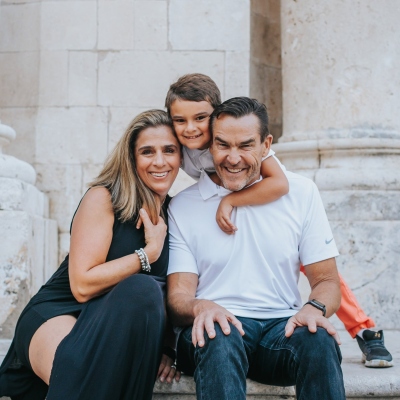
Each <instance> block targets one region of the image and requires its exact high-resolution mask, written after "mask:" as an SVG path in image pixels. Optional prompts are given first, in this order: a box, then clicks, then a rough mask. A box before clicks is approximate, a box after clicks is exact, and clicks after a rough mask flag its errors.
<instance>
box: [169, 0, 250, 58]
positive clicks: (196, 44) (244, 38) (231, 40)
mask: <svg viewBox="0 0 400 400" xmlns="http://www.w3.org/2000/svg"><path fill="white" fill-rule="evenodd" d="M193 10H196V11H195V12H193ZM189 16H190V17H189ZM221 16H224V17H223V18H221ZM249 26H250V7H249V2H248V1H247V0H240V1H238V0H236V1H230V0H220V1H218V2H215V1H211V0H206V1H201V2H199V1H195V0H187V1H180V0H170V2H169V38H170V39H169V40H170V43H171V46H172V49H173V50H223V51H229V50H231V51H248V50H249ZM208 32H210V33H211V32H212V34H208Z"/></svg>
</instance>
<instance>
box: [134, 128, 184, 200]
mask: <svg viewBox="0 0 400 400" xmlns="http://www.w3.org/2000/svg"><path fill="white" fill-rule="evenodd" d="M135 160H136V169H137V173H138V175H139V177H140V178H141V179H142V181H143V183H144V184H145V185H146V186H147V187H148V188H149V189H151V190H152V191H153V192H155V193H157V194H158V195H159V196H160V197H161V198H164V197H165V196H166V195H167V193H168V191H169V189H170V188H171V186H172V184H173V183H174V180H175V178H176V176H177V175H178V172H179V167H180V165H181V152H180V145H179V143H178V140H177V139H176V137H175V136H174V134H173V133H172V129H171V128H170V127H169V126H157V127H149V128H146V129H143V130H142V131H141V132H140V133H139V136H138V138H137V141H136V146H135Z"/></svg>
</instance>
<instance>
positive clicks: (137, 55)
mask: <svg viewBox="0 0 400 400" xmlns="http://www.w3.org/2000/svg"><path fill="white" fill-rule="evenodd" d="M193 71H197V72H201V73H204V74H206V75H209V76H211V77H212V78H213V79H214V80H215V82H216V83H217V85H218V86H219V87H220V88H221V91H222V95H223V94H224V89H223V87H224V75H223V74H224V54H223V53H222V52H207V53H202V52H161V51H159V52H144V51H133V52H128V51H124V52H119V53H104V54H102V58H101V60H100V62H99V90H98V103H99V104H100V105H103V106H114V107H118V106H122V107H127V106H130V107H145V108H163V106H164V101H165V95H166V93H167V90H168V88H169V85H170V84H171V83H172V82H174V81H176V80H177V79H178V78H179V77H180V76H181V75H183V74H185V73H190V72H193ZM138 77H140V79H138Z"/></svg>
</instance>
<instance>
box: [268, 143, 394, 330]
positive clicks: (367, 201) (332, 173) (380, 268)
mask: <svg viewBox="0 0 400 400" xmlns="http://www.w3.org/2000/svg"><path fill="white" fill-rule="evenodd" d="M274 150H275V151H276V153H277V156H278V157H279V159H280V160H281V161H282V163H283V164H284V165H285V166H286V168H287V169H288V170H289V171H293V172H297V173H300V174H302V175H305V176H307V177H309V178H311V179H312V180H314V182H315V183H316V184H317V186H318V188H319V190H320V193H321V197H322V200H323V202H324V205H325V209H326V212H327V215H328V218H329V220H330V222H331V227H332V230H333V232H334V237H335V241H336V244H337V246H338V248H339V252H340V254H341V255H340V257H338V259H337V264H338V268H339V271H340V272H341V273H342V275H343V277H344V278H345V280H346V282H347V283H348V285H349V286H350V288H351V289H352V290H353V292H354V293H355V295H356V297H357V299H358V301H359V303H360V305H361V306H362V308H363V309H364V311H365V312H366V313H367V314H368V315H370V316H371V317H372V318H373V319H374V320H375V322H376V324H377V325H378V326H379V327H381V328H384V329H399V327H400V325H399V320H400V310H399V307H398V304H400V293H399V291H398V284H397V283H398V282H400V268H399V267H398V264H399V243H400V173H399V167H400V140H398V139H382V138H380V139H378V138H360V139H356V138H332V139H320V140H305V141H298V142H297V141H296V142H284V143H279V144H277V145H274ZM301 287H302V291H303V293H302V295H303V296H305V295H306V294H305V293H304V292H305V291H306V290H308V288H306V287H305V286H304V285H301ZM335 324H339V322H338V321H336V322H335ZM338 326H340V325H338Z"/></svg>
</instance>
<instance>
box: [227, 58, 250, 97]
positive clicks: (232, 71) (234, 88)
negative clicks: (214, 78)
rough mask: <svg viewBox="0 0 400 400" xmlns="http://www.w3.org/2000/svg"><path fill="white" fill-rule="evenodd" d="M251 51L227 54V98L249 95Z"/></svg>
mask: <svg viewBox="0 0 400 400" xmlns="http://www.w3.org/2000/svg"><path fill="white" fill-rule="evenodd" d="M249 63H250V53H249V51H240V52H236V51H227V52H226V54H225V99H223V100H226V99H230V98H231V97H236V96H248V95H249V73H250V71H249Z"/></svg>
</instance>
